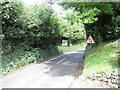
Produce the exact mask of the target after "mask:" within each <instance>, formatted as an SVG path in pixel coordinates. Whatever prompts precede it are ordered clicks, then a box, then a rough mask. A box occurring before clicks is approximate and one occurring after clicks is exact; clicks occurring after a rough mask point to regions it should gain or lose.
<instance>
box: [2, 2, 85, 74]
mask: <svg viewBox="0 0 120 90" xmlns="http://www.w3.org/2000/svg"><path fill="white" fill-rule="evenodd" d="M3 1H4V0H3ZM0 4H1V5H2V35H0V36H1V39H2V51H0V54H2V63H1V62H0V64H2V68H0V70H1V71H0V72H2V74H6V73H8V72H10V71H11V70H14V69H17V68H20V67H22V66H24V65H27V64H30V63H34V62H39V61H43V60H44V59H47V58H50V57H52V56H55V55H59V54H61V53H64V52H68V51H72V50H76V49H77V48H78V46H75V47H74V46H73V47H71V48H67V49H66V48H65V47H61V46H59V47H57V46H58V45H61V39H62V38H63V37H67V38H68V39H69V40H70V42H71V43H76V42H77V41H79V40H80V41H83V40H84V39H85V30H84V29H83V28H84V25H83V24H82V23H80V22H77V21H76V20H74V22H73V23H71V21H72V20H69V19H68V17H71V16H70V15H72V13H69V15H66V17H64V18H63V17H61V18H60V17H58V16H57V14H55V12H54V10H53V8H52V7H51V5H50V4H48V3H45V2H43V3H41V4H36V5H32V6H26V5H24V3H22V2H1V3H0ZM74 17H75V16H74ZM74 17H73V18H74ZM65 18H66V20H67V19H68V21H69V22H66V23H63V22H64V21H65ZM64 30H65V31H64ZM67 34H68V35H67ZM74 40H75V42H74ZM70 45H71V44H70ZM79 47H80V46H79ZM80 48H81V47H80Z"/></svg>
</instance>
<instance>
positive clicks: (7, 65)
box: [0, 43, 85, 76]
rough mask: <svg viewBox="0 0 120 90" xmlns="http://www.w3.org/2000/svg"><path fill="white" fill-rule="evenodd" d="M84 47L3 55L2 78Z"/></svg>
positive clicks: (0, 73) (0, 70)
mask: <svg viewBox="0 0 120 90" xmlns="http://www.w3.org/2000/svg"><path fill="white" fill-rule="evenodd" d="M84 47H85V45H84V43H82V44H76V45H71V46H67V47H65V46H56V47H53V48H50V49H40V48H34V49H33V50H31V51H21V52H13V53H10V54H7V55H2V63H0V64H1V66H2V68H0V76H1V75H5V74H7V73H9V72H11V71H14V70H16V69H19V68H20V67H23V66H25V65H28V64H31V63H37V62H41V61H44V60H46V59H49V58H52V57H54V56H57V55H60V54H64V53H66V52H70V51H75V50H79V49H81V48H84Z"/></svg>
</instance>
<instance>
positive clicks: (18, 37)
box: [2, 2, 60, 51]
mask: <svg viewBox="0 0 120 90" xmlns="http://www.w3.org/2000/svg"><path fill="white" fill-rule="evenodd" d="M42 5H43V4H42ZM42 5H36V6H32V7H29V8H27V7H25V6H24V5H23V4H22V3H18V2H13V3H3V4H2V7H3V8H2V12H3V13H2V20H3V22H2V28H3V35H4V38H3V49H5V50H7V51H8V50H17V49H21V47H22V48H23V47H24V49H25V50H29V49H30V48H37V47H41V48H46V47H50V46H51V45H53V44H56V43H58V38H59V37H60V34H59V29H58V24H57V18H55V17H53V16H52V14H53V10H52V8H51V7H50V5H47V4H44V7H43V6H42ZM41 7H42V8H41ZM51 40H53V42H51Z"/></svg>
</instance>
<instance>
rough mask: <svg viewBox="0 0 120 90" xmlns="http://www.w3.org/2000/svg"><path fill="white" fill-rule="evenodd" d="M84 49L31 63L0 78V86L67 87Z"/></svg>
mask: <svg viewBox="0 0 120 90" xmlns="http://www.w3.org/2000/svg"><path fill="white" fill-rule="evenodd" d="M83 53H84V49H82V50H80V51H75V52H71V53H67V54H64V55H60V56H58V57H55V58H52V59H50V60H47V61H45V62H43V63H38V64H32V65H29V66H26V67H24V68H22V69H20V70H17V71H14V72H12V73H9V74H8V75H6V76H3V77H1V78H0V85H2V88H69V87H70V86H71V85H72V83H73V82H74V81H75V79H76V77H77V76H78V73H79V72H78V71H79V68H80V64H81V63H82V62H83Z"/></svg>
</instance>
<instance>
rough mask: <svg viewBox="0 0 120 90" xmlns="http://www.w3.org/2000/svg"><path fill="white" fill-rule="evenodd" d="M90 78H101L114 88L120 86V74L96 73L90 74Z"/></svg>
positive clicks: (101, 80)
mask: <svg viewBox="0 0 120 90" xmlns="http://www.w3.org/2000/svg"><path fill="white" fill-rule="evenodd" d="M89 78H90V79H93V80H99V81H100V82H102V83H105V84H107V85H108V86H110V87H112V88H120V74H118V73H112V74H110V75H103V74H94V75H91V76H89Z"/></svg>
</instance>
